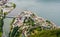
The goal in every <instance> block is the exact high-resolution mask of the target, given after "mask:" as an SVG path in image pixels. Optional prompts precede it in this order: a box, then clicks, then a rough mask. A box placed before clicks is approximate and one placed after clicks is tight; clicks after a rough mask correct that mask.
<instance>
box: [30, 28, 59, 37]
mask: <svg viewBox="0 0 60 37" xmlns="http://www.w3.org/2000/svg"><path fill="white" fill-rule="evenodd" d="M30 37H60V29H56V30H43V31H41V32H39V31H38V32H37V33H36V34H34V35H32V34H31V35H30Z"/></svg>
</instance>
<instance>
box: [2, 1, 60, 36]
mask: <svg viewBox="0 0 60 37" xmlns="http://www.w3.org/2000/svg"><path fill="white" fill-rule="evenodd" d="M11 2H14V3H15V4H16V8H15V9H14V10H13V11H12V12H11V13H9V14H8V15H7V16H17V15H18V14H19V13H20V12H22V11H24V10H30V11H32V12H34V13H36V14H37V15H38V16H40V17H43V18H45V19H48V20H50V21H53V22H54V23H55V24H56V25H57V26H60V1H52V0H51V1H47V0H46V1H44V0H43V1H41V0H11ZM11 20H12V19H9V18H8V19H7V18H6V19H5V20H4V22H5V23H4V28H3V29H4V32H6V33H5V35H6V36H8V33H9V29H10V28H9V27H10V22H11Z"/></svg>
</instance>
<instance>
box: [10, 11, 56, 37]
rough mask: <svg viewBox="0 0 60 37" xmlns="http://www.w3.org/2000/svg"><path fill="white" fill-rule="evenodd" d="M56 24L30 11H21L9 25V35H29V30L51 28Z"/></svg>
mask: <svg viewBox="0 0 60 37" xmlns="http://www.w3.org/2000/svg"><path fill="white" fill-rule="evenodd" d="M55 28H56V26H55V24H54V23H53V22H51V21H49V20H45V19H44V18H42V17H38V16H37V15H36V14H35V13H32V12H31V11H23V12H21V13H20V14H19V15H18V16H17V18H15V20H14V22H13V23H12V25H11V31H10V33H9V37H29V36H30V34H31V32H33V33H34V31H35V33H36V32H37V31H42V30H52V29H55Z"/></svg>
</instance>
